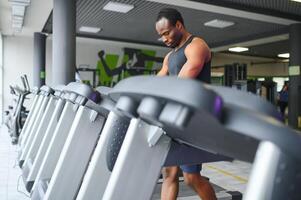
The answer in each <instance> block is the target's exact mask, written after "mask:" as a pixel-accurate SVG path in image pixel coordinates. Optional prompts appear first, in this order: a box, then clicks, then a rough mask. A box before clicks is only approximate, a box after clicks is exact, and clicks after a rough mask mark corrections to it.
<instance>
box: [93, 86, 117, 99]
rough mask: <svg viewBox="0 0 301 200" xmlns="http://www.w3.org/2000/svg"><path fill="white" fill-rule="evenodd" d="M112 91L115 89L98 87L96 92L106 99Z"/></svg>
mask: <svg viewBox="0 0 301 200" xmlns="http://www.w3.org/2000/svg"><path fill="white" fill-rule="evenodd" d="M112 89H113V88H110V87H105V86H100V87H97V88H96V89H95V90H96V91H98V92H99V93H100V95H101V97H105V96H108V94H109V92H110V91H111V90H112Z"/></svg>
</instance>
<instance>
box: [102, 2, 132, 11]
mask: <svg viewBox="0 0 301 200" xmlns="http://www.w3.org/2000/svg"><path fill="white" fill-rule="evenodd" d="M133 8H134V5H130V4H125V3H119V2H113V1H109V2H108V3H107V4H106V5H105V6H104V7H103V9H104V10H108V11H114V12H120V13H127V12H129V11H130V10H132V9H133Z"/></svg>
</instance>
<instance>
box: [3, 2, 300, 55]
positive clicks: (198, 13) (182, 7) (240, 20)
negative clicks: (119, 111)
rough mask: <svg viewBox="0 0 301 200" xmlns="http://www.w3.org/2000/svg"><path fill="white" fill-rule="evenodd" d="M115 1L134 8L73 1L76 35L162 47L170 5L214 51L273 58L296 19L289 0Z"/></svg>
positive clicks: (47, 27) (48, 27)
mask: <svg viewBox="0 0 301 200" xmlns="http://www.w3.org/2000/svg"><path fill="white" fill-rule="evenodd" d="M0 1H4V0H0ZM5 1H7V0H5ZM40 1H44V2H45V1H47V0H32V3H34V2H35V4H36V2H40ZM114 1H115V2H121V3H126V4H132V5H134V6H135V7H134V9H133V10H131V11H130V12H128V13H126V14H124V13H117V12H111V11H105V10H103V7H104V5H106V4H107V3H108V2H109V0H101V1H100V0H77V1H76V3H77V14H76V27H77V36H81V37H88V38H98V39H107V40H115V41H124V42H134V43H142V44H152V45H158V46H163V44H162V43H161V42H160V41H158V35H157V33H156V31H155V28H154V23H155V20H156V15H157V13H158V11H159V10H160V9H161V8H164V7H173V8H176V9H178V10H179V11H180V12H181V13H182V15H183V18H184V21H185V26H186V28H187V29H188V30H189V31H190V32H191V33H192V34H194V35H197V36H200V37H202V38H204V39H205V40H206V41H207V42H208V44H209V46H210V47H211V48H212V50H213V51H219V52H223V51H225V50H227V49H228V47H231V46H236V45H244V46H248V47H249V49H250V50H249V51H248V52H246V53H243V54H245V55H254V56H262V57H271V58H275V57H276V56H277V54H278V53H284V52H288V50H289V46H288V45H289V43H288V37H289V36H288V30H289V25H290V24H293V23H300V22H301V3H297V2H292V1H290V0H190V1H188V0H114ZM48 2H49V0H48ZM51 2H52V1H51ZM39 12H40V13H41V12H43V13H42V15H45V13H48V14H47V20H46V19H45V17H44V24H43V26H41V28H40V29H41V30H42V31H43V32H45V33H52V12H51V9H50V10H49V9H47V10H46V11H45V12H44V11H43V10H40V11H39ZM0 15H1V13H0ZM31 15H33V14H31ZM33 16H35V17H36V18H39V17H38V16H37V15H33ZM213 19H221V20H226V21H232V22H234V23H235V24H234V26H230V27H228V28H224V29H219V28H211V27H206V26H204V25H203V24H204V23H205V22H207V21H210V20H213ZM0 25H1V24H0ZM81 26H92V27H100V28H102V31H100V32H99V33H97V34H87V33H83V32H80V31H78V29H79V28H80V27H81ZM25 28H26V26H25Z"/></svg>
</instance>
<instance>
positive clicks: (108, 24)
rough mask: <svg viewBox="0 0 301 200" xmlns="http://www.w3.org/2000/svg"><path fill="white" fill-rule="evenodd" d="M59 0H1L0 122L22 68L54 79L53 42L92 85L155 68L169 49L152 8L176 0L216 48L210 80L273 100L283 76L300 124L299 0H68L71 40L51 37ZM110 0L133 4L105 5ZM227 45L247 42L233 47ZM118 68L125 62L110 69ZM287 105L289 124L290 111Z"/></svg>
mask: <svg viewBox="0 0 301 200" xmlns="http://www.w3.org/2000/svg"><path fill="white" fill-rule="evenodd" d="M58 1H60V0H0V112H1V116H0V118H1V123H2V122H3V118H4V113H5V112H4V111H5V110H6V109H7V107H8V106H9V104H10V103H11V101H12V95H11V94H10V89H9V85H16V84H17V85H18V84H19V85H20V84H21V82H20V78H19V77H20V76H21V75H23V74H26V75H27V76H28V79H29V84H30V86H34V85H35V84H37V82H36V81H34V80H36V79H43V80H44V81H45V84H46V85H49V86H54V85H55V84H56V76H57V75H58V74H55V73H54V72H55V70H57V69H55V68H56V66H54V65H53V62H56V61H55V60H54V59H55V58H54V57H55V56H54V52H56V50H57V48H62V49H64V48H67V50H65V53H66V52H68V48H69V47H71V48H70V49H69V50H70V54H74V58H75V61H74V63H75V67H76V68H77V69H78V72H79V75H80V78H81V80H82V81H83V82H85V83H87V84H91V85H93V86H94V87H96V86H99V85H106V86H114V85H115V84H116V83H117V82H118V81H119V80H121V79H123V78H126V77H128V76H132V75H137V74H155V73H156V72H157V70H158V69H159V68H160V66H161V63H162V58H163V57H164V56H165V55H166V54H167V52H168V51H169V50H170V49H168V48H166V47H164V45H163V44H162V42H161V41H160V40H158V35H157V33H156V32H155V28H154V23H155V19H156V14H157V12H158V11H159V10H160V8H163V7H174V8H176V9H178V10H179V11H180V12H181V13H182V14H183V18H184V20H185V25H186V28H187V30H189V31H191V33H193V34H194V35H196V36H200V37H203V38H204V39H205V41H207V42H208V44H209V46H210V48H211V50H212V55H213V57H212V74H211V75H212V82H213V84H216V85H227V86H229V87H237V88H238V89H241V90H246V91H249V92H253V93H255V94H257V95H260V96H263V98H266V99H267V100H268V101H270V102H271V103H272V104H274V105H276V106H277V100H278V92H280V90H281V89H282V86H283V85H284V84H285V82H288V83H289V87H290V89H289V91H294V92H293V93H294V98H293V99H292V98H291V99H290V102H289V103H290V104H291V105H290V106H289V107H290V108H293V109H291V110H289V109H287V110H286V123H287V124H289V125H290V126H291V127H293V128H295V129H300V128H301V103H300V102H301V76H300V71H301V70H300V65H301V42H300V41H301V39H300V38H301V28H300V27H301V2H300V1H299V2H298V0H296V1H293V0H267V1H261V0H216V1H212V0H190V1H189V0H114V1H110V0H102V1H99V0H67V1H66V2H67V3H66V4H64V5H63V7H64V9H68V8H69V5H68V3H69V4H70V3H71V4H72V2H73V3H74V4H75V13H74V14H75V18H74V19H76V20H75V21H74V19H73V18H71V17H70V16H71V15H69V16H68V15H67V16H68V17H67V19H65V22H68V21H69V20H70V24H73V25H75V29H74V31H73V32H72V31H71V32H72V33H68V34H69V36H72V34H75V35H76V42H75V44H73V45H71V46H69V43H68V41H60V42H57V41H55V38H54V37H53V36H54V34H55V33H56V32H55V31H57V30H54V27H53V25H54V24H56V22H58V21H60V19H56V18H55V16H54V9H55V8H54V6H55V5H54V4H57V5H59V4H58ZM112 2H115V3H116V2H118V3H122V4H127V5H129V6H130V8H131V9H130V10H129V11H128V12H125V11H110V10H106V9H104V8H105V7H106V6H107V5H108V4H109V3H112ZM71 10H72V9H71ZM58 12H59V11H58ZM87 29H88V30H87ZM89 29H90V30H89ZM89 31H92V32H89ZM93 31H94V33H93ZM34 33H38V34H40V35H44V36H45V38H46V40H45V46H46V48H45V65H44V66H34V62H35V61H34V56H35V51H34V40H35V37H34ZM54 42H55V43H54ZM60 45H61V47H57V46H60ZM65 46H67V47H65ZM296 46H297V47H296ZM231 47H244V48H248V49H247V50H246V51H242V52H233V51H230V50H229V48H231ZM72 48H74V49H72ZM288 53H289V54H290V57H289V55H288ZM66 54H67V53H66ZM71 59H72V58H71ZM67 67H69V68H70V67H71V68H72V67H74V66H67ZM117 68H122V70H120V71H118V72H115V71H114V69H117ZM37 71H38V73H36V72H37ZM56 72H57V71H56ZM37 74H38V75H37ZM37 76H38V77H37ZM25 103H29V102H28V101H25ZM25 105H27V104H25ZM290 112H291V113H293V116H292V117H291V121H292V123H291V124H290V120H288V119H287V118H289V117H288V115H289V114H290Z"/></svg>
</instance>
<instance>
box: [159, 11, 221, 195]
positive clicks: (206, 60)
mask: <svg viewBox="0 0 301 200" xmlns="http://www.w3.org/2000/svg"><path fill="white" fill-rule="evenodd" d="M156 30H157V32H158V34H159V35H160V37H161V39H162V41H163V42H164V43H165V44H166V45H167V46H168V47H171V48H172V49H173V50H172V51H171V52H169V53H168V54H167V55H166V56H165V58H164V61H163V66H162V68H161V70H160V71H159V73H158V75H159V76H165V75H172V76H178V77H180V78H192V79H197V80H200V81H203V82H207V83H209V82H210V61H211V53H210V49H209V47H208V45H207V44H206V42H205V41H204V40H202V39H201V38H199V37H194V36H192V35H191V34H190V33H189V32H188V31H187V30H186V29H185V26H184V21H183V18H182V16H181V14H180V13H179V12H178V11H177V10H175V9H172V8H164V9H162V10H161V11H160V12H159V14H158V17H157V21H156ZM180 168H181V169H182V171H183V176H184V180H185V183H186V184H188V185H189V186H190V187H192V189H193V190H194V191H195V192H196V193H197V194H198V195H199V197H201V198H202V200H215V199H216V196H215V193H214V190H213V188H212V186H211V185H210V183H209V182H208V181H207V180H206V179H205V178H203V177H202V176H201V175H200V171H201V165H189V166H187V165H186V166H180ZM178 171H179V167H177V166H173V167H165V168H164V169H163V171H162V173H163V178H164V181H163V184H162V191H161V199H162V200H174V199H176V198H177V195H178V190H179V183H178Z"/></svg>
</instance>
